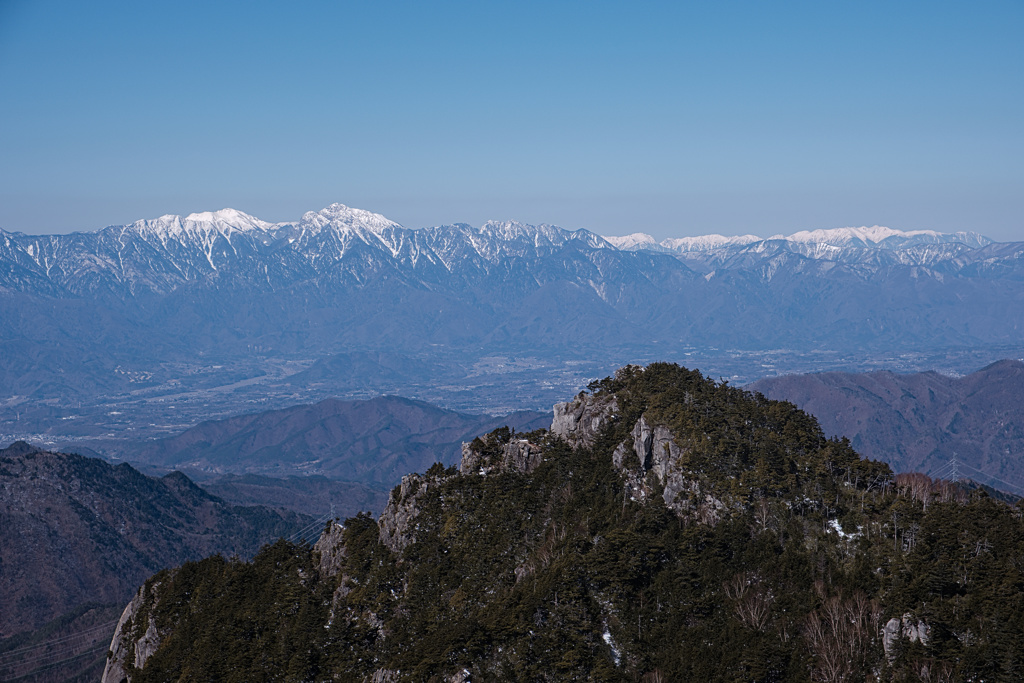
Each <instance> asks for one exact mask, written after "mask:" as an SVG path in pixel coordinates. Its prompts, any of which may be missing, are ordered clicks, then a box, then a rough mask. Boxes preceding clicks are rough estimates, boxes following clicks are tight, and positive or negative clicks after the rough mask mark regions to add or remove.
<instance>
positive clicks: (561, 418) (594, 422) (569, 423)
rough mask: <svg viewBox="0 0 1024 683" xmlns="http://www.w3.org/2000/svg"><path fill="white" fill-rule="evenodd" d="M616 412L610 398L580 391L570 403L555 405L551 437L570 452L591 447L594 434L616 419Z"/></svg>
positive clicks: (612, 399)
mask: <svg viewBox="0 0 1024 683" xmlns="http://www.w3.org/2000/svg"><path fill="white" fill-rule="evenodd" d="M618 410H619V403H618V401H617V400H616V398H615V395H614V394H608V393H603V394H588V393H585V392H582V391H581V392H580V393H579V394H577V396H576V398H574V399H573V400H571V401H569V402H567V403H556V404H555V406H554V418H553V419H552V421H551V433H552V434H554V435H555V436H558V437H561V438H563V439H565V440H566V441H567V442H568V443H569V445H570V446H572V447H573V448H579V447H581V446H582V447H586V446H591V445H593V443H594V439H595V438H597V434H598V432H600V431H601V429H602V428H603V427H604V426H605V425H607V424H608V423H609V422H611V421H612V420H614V419H615V418H616V417H617V416H618Z"/></svg>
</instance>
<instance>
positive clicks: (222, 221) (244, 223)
mask: <svg viewBox="0 0 1024 683" xmlns="http://www.w3.org/2000/svg"><path fill="white" fill-rule="evenodd" d="M184 222H185V223H213V224H214V225H218V226H224V227H230V228H233V229H235V230H266V229H267V228H269V227H270V224H269V223H266V222H264V221H261V220H260V219H258V218H256V217H254V216H250V215H249V214H247V213H245V212H243V211H239V210H238V209H221V210H220V211H203V212H200V213H190V214H189V215H187V216H185V220H184Z"/></svg>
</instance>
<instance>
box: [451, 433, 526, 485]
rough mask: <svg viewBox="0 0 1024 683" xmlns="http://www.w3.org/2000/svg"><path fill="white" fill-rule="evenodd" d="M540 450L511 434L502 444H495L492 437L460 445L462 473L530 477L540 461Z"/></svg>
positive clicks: (488, 436)
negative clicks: (494, 473)
mask: <svg viewBox="0 0 1024 683" xmlns="http://www.w3.org/2000/svg"><path fill="white" fill-rule="evenodd" d="M541 453H542V449H541V447H540V446H539V445H537V444H534V443H531V442H530V440H529V439H520V438H515V436H514V435H513V436H512V437H510V440H509V441H507V442H505V443H496V437H495V436H494V435H493V434H487V435H486V436H482V437H479V438H477V439H473V441H470V442H469V443H464V444H462V462H461V463H460V464H459V472H460V473H461V474H485V475H486V474H489V473H492V472H499V471H500V472H521V473H523V474H529V473H530V472H533V471H534V470H535V469H537V467H539V466H540V464H541V462H543V458H542V457H541Z"/></svg>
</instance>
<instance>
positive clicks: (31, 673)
mask: <svg viewBox="0 0 1024 683" xmlns="http://www.w3.org/2000/svg"><path fill="white" fill-rule="evenodd" d="M105 647H107V646H106V645H104V644H100V645H97V646H96V647H93V648H90V649H88V650H84V651H82V652H79V653H78V654H77V655H73V656H71V657H67V658H65V659H62V660H60V661H58V662H51V663H49V664H46V665H44V666H40V667H37V668H35V669H32V670H31V671H29V672H28V673H23V674H19V675H17V676H15V677H14V678H8V679H5V681H4V683H9V682H10V681H18V680H21V679H22V678H28V677H29V676H35V675H36V674H38V673H42V672H43V671H46V670H47V669H52V668H53V667H55V666H58V665H60V664H66V663H67V662H70V661H72V660H75V659H78V658H79V657H84V656H85V655H87V654H90V653H95V652H99V651H100V650H102V649H103V648H105Z"/></svg>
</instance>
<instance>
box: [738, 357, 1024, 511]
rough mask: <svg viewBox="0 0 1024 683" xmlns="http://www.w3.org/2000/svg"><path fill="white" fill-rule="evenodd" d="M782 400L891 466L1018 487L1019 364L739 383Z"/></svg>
mask: <svg viewBox="0 0 1024 683" xmlns="http://www.w3.org/2000/svg"><path fill="white" fill-rule="evenodd" d="M745 388H747V389H750V390H752V391H759V392H761V393H763V394H764V395H765V396H767V397H768V398H773V399H784V400H787V401H790V402H792V403H795V404H796V405H797V406H799V407H800V408H802V409H803V410H806V411H807V412H809V413H811V414H812V415H814V416H815V417H816V418H818V422H820V423H821V426H822V429H824V430H825V432H826V433H827V434H838V435H842V436H846V437H847V438H849V439H850V442H851V443H852V445H853V447H854V448H856V449H857V451H858V452H860V453H861V454H863V455H864V456H865V457H868V458H873V459H876V460H882V461H885V462H887V463H889V464H890V465H892V467H893V468H894V469H895V470H897V471H904V472H909V471H915V472H927V473H929V474H933V475H941V476H943V477H946V478H949V477H950V476H951V474H952V460H953V459H954V458H955V459H956V460H957V461H958V473H959V475H960V476H963V477H969V478H971V479H974V480H977V481H979V482H982V483H985V484H990V485H992V486H994V487H996V488H999V489H1003V490H1007V491H1012V492H1014V493H1017V494H1022V493H1024V457H1022V454H1024V363H1021V362H1020V361H1018V360H1005V361H1000V362H998V363H993V364H992V365H989V366H988V367H985V368H983V369H981V370H978V371H977V372H974V373H971V374H970V375H967V376H965V377H956V378H954V377H947V376H945V375H940V374H938V373H935V372H922V373H913V374H897V373H893V372H888V371H882V372H871V373H844V372H827V373H819V374H810V375H792V376H786V377H773V378H768V379H763V380H759V381H757V382H754V383H752V384H750V385H747V387H745Z"/></svg>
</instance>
